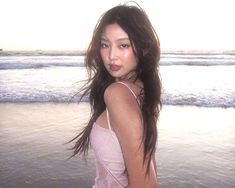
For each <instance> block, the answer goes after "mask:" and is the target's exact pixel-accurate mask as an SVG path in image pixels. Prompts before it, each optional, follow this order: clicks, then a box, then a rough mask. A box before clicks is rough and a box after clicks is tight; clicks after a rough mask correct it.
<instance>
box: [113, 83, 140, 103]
mask: <svg viewBox="0 0 235 188" xmlns="http://www.w3.org/2000/svg"><path fill="white" fill-rule="evenodd" d="M116 83H120V84H122V85H124V86H126V87H127V88H128V89H129V90H130V92H131V93H132V94H133V95H134V97H135V98H136V99H137V96H136V94H135V93H134V91H133V90H132V89H131V88H130V87H129V86H128V85H127V84H125V83H123V82H120V81H119V82H116Z"/></svg>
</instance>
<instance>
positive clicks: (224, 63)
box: [0, 53, 235, 107]
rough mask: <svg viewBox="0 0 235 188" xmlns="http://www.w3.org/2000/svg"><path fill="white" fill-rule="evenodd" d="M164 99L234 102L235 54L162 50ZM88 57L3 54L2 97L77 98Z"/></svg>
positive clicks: (210, 104) (0, 59)
mask: <svg viewBox="0 0 235 188" xmlns="http://www.w3.org/2000/svg"><path fill="white" fill-rule="evenodd" d="M160 74H161V79H162V84H163V95H162V96H163V98H162V99H163V103H164V104H168V105H196V106H205V107H235V55H232V54H223V53H221V54H215V53H213V54H210V53H207V54H190V53H181V54H174V53H170V54H162V57H161V61H160ZM86 75H87V74H86V70H85V68H84V56H79V55H69V56H68V55H59V54H57V55H54V56H51V55H45V54H43V55H38V54H37V55H35V54H27V55H22V54H20V55H19V54H18V53H17V54H14V53H11V55H8V56H4V55H1V56H0V102H68V101H76V100H77V97H78V96H76V97H75V94H76V92H77V91H78V89H79V87H80V86H81V82H80V81H81V80H84V79H86V78H87V76H86Z"/></svg>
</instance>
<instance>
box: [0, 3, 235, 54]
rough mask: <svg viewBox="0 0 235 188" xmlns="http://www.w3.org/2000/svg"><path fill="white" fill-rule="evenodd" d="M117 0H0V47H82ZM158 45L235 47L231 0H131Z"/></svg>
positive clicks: (214, 48)
mask: <svg viewBox="0 0 235 188" xmlns="http://www.w3.org/2000/svg"><path fill="white" fill-rule="evenodd" d="M123 2H126V1H121V0H97V1H96V0H93V1H92V0H84V1H80V0H0V48H2V49H4V50H39V49H40V50H81V49H85V48H86V46H87V44H88V43H89V41H90V38H91V35H92V31H93V28H94V26H95V24H96V22H97V20H98V18H99V17H100V15H101V14H102V13H103V12H104V11H106V10H107V9H109V8H111V7H113V6H116V5H118V4H120V3H123ZM136 2H137V3H139V4H140V6H141V7H143V8H144V9H145V11H146V12H147V14H148V15H149V18H150V20H151V21H152V23H153V25H154V27H155V29H156V31H157V33H158V35H159V38H160V41H161V46H162V49H163V50H173V49H174V50H218V49H219V50H221V49H222V50H225V49H233V50H235V24H234V19H235V11H234V7H235V1H234V0H136Z"/></svg>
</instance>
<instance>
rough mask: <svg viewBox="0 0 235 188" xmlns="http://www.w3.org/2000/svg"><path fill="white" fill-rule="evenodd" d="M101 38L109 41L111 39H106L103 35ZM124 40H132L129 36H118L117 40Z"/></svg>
mask: <svg viewBox="0 0 235 188" xmlns="http://www.w3.org/2000/svg"><path fill="white" fill-rule="evenodd" d="M101 40H104V41H109V40H108V39H106V38H105V37H101ZM123 40H128V41H130V39H129V38H128V37H121V38H118V39H117V40H116V41H123Z"/></svg>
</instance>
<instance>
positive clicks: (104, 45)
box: [100, 42, 109, 48]
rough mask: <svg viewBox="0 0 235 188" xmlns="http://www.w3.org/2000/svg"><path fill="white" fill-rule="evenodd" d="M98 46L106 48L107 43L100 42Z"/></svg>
mask: <svg viewBox="0 0 235 188" xmlns="http://www.w3.org/2000/svg"><path fill="white" fill-rule="evenodd" d="M100 47H101V48H108V47H109V46H108V44H106V43H103V42H101V44H100Z"/></svg>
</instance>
